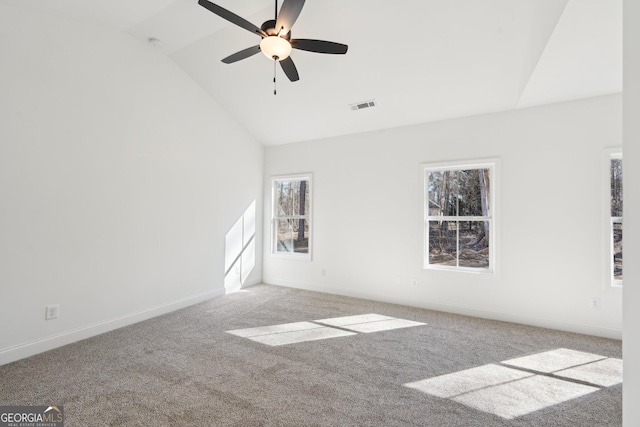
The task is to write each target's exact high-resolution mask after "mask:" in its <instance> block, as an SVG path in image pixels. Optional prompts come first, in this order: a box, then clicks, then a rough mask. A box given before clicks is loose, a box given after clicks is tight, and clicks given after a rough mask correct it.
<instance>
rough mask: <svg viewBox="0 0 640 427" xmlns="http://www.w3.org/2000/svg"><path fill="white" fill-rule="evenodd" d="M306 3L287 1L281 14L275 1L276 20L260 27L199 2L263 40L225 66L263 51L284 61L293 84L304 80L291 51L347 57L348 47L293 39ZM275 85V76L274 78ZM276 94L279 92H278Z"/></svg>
mask: <svg viewBox="0 0 640 427" xmlns="http://www.w3.org/2000/svg"><path fill="white" fill-rule="evenodd" d="M304 2H305V0H284V1H283V2H282V7H281V8H280V13H278V0H275V19H271V20H268V21H265V22H264V23H263V24H262V26H261V27H260V28H258V27H256V26H255V25H253V24H252V23H251V22H249V21H247V20H246V19H244V18H241V17H239V16H238V15H236V14H235V13H233V12H230V11H228V10H227V9H224V8H223V7H220V6H218V5H217V4H214V3H211V2H209V1H208V0H198V4H199V5H200V6H202V7H204V8H206V9H208V10H210V11H211V12H213V13H215V14H216V15H218V16H219V17H221V18H223V19H226V20H227V21H229V22H231V23H233V24H236V25H237V26H239V27H242V28H244V29H245V30H247V31H250V32H252V33H254V34H257V35H258V36H260V37H262V40H261V41H260V44H258V45H256V46H251V47H249V48H246V49H243V50H241V51H239V52H236V53H234V54H233V55H229V56H227V57H226V58H224V59H223V60H222V62H224V63H225V64H232V63H234V62H237V61H240V60H242V59H246V58H249V57H250V56H253V55H255V54H256V53H258V52H262V53H264V54H265V56H266V57H267V58H269V59H273V60H274V63H275V62H280V65H281V66H282V71H284V73H285V75H286V76H287V77H288V78H289V80H291V81H292V82H295V81H298V80H300V76H299V75H298V70H297V69H296V66H295V64H294V63H293V60H292V59H291V57H290V56H289V55H290V54H291V49H300V50H306V51H309V52H316V53H330V54H345V53H347V49H348V46H347V45H346V44H342V43H335V42H330V41H326V40H315V39H292V38H291V27H292V26H293V24H294V23H295V22H296V19H298V16H299V15H300V12H301V11H302V6H304ZM274 83H275V75H274ZM274 94H275V90H274Z"/></svg>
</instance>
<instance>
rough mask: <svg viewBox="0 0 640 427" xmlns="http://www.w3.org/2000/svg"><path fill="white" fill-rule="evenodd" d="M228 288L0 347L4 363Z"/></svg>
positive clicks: (143, 318) (167, 311)
mask: <svg viewBox="0 0 640 427" xmlns="http://www.w3.org/2000/svg"><path fill="white" fill-rule="evenodd" d="M224 293H225V291H224V289H218V290H215V291H209V292H204V293H201V294H197V295H191V296H188V297H185V298H180V299H178V300H175V301H171V302H168V303H164V304H159V305H156V306H153V307H149V308H146V309H143V310H140V311H136V312H133V313H129V314H125V315H124V316H119V317H114V318H111V319H107V320H103V321H100V322H95V323H92V324H89V325H85V326H81V327H79V328H75V329H71V330H68V331H64V332H61V333H58V334H55V335H51V336H48V337H44V338H39V339H36V340H33V341H29V342H26V343H22V344H18V345H15V346H11V347H7V348H3V349H0V366H1V365H4V364H7V363H10V362H14V361H16V360H20V359H24V358H25V357H29V356H33V355H35V354H38V353H42V352H44V351H48V350H52V349H54V348H57V347H62V346H63V345H67V344H71V343H74V342H76V341H80V340H83V339H86V338H91V337H93V336H96V335H100V334H103V333H105V332H109V331H112V330H114V329H118V328H122V327H124V326H129V325H132V324H134V323H138V322H141V321H143V320H147V319H151V318H153V317H157V316H160V315H163V314H166V313H170V312H172V311H175V310H178V309H181V308H184V307H188V306H190V305H194V304H198V303H200V302H203V301H206V300H210V299H213V298H216V297H219V296H222V295H224Z"/></svg>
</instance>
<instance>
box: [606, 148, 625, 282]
mask: <svg viewBox="0 0 640 427" xmlns="http://www.w3.org/2000/svg"><path fill="white" fill-rule="evenodd" d="M609 184H610V185H609V189H610V190H609V200H610V203H609V206H610V209H609V213H610V222H609V236H610V237H609V254H610V255H609V262H610V265H611V269H610V271H611V273H610V274H611V283H612V284H613V285H618V286H621V285H622V155H620V154H612V155H611V158H610V161H609Z"/></svg>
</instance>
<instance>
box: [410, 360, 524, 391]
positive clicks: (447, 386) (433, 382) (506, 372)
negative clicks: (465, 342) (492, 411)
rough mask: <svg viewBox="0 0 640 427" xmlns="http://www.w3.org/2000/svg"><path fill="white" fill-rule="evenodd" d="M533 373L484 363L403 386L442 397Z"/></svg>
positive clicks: (513, 379)
mask: <svg viewBox="0 0 640 427" xmlns="http://www.w3.org/2000/svg"><path fill="white" fill-rule="evenodd" d="M533 375H534V374H531V373H528V372H524V371H520V370H518V369H511V368H505V367H504V366H499V365H484V366H478V367H477V368H471V369H465V370H464V371H459V372H454V373H452V374H446V375H440V376H438V377H434V378H429V379H426V380H421V381H416V382H412V383H407V384H405V387H409V388H413V389H416V390H420V391H421V392H423V393H426V394H430V395H432V396H438V397H443V398H452V397H456V396H459V395H462V394H465V393H469V392H472V391H475V390H482V389H486V388H487V387H491V386H495V385H499V384H504V383H508V382H512V381H515V380H519V379H522V378H526V377H531V376H533Z"/></svg>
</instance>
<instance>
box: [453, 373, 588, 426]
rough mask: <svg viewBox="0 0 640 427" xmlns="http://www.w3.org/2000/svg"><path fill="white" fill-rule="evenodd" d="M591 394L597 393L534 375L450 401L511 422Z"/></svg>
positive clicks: (568, 383)
mask: <svg viewBox="0 0 640 427" xmlns="http://www.w3.org/2000/svg"><path fill="white" fill-rule="evenodd" d="M594 391H598V388H597V387H591V386H587V385H583V384H576V383H572V382H569V381H562V380H558V379H555V378H550V377H546V376H542V375H535V376H532V377H528V378H523V379H521V380H518V381H513V382H510V383H507V384H500V385H497V386H494V387H489V388H487V389H484V390H477V391H472V392H471V393H467V394H463V395H461V396H457V397H455V398H453V400H454V401H456V402H458V403H462V404H464V405H467V406H470V407H472V408H475V409H479V410H481V411H484V412H489V413H492V414H495V415H497V416H499V417H502V418H506V419H513V418H516V417H519V416H522V415H526V414H529V413H531V412H535V411H539V410H540V409H544V408H548V407H550V406H553V405H557V404H559V403H562V402H566V401H568V400H571V399H575V398H577V397H580V396H584V395H587V394H589V393H593V392H594Z"/></svg>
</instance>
